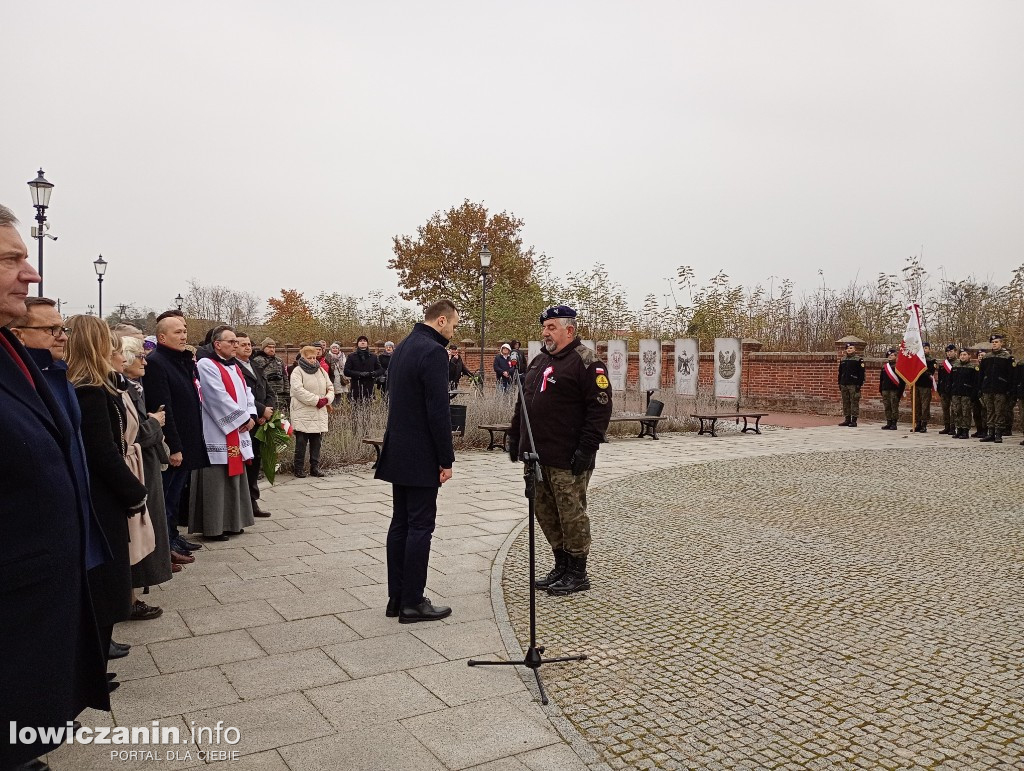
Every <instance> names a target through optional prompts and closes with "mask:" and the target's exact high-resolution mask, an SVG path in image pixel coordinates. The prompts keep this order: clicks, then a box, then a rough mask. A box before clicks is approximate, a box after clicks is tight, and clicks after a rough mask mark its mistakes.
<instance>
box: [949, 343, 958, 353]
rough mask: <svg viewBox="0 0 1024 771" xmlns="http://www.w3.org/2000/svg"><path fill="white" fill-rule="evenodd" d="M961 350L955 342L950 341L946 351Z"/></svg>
mask: <svg viewBox="0 0 1024 771" xmlns="http://www.w3.org/2000/svg"><path fill="white" fill-rule="evenodd" d="M959 350H960V349H959V348H957V347H956V344H955V343H950V344H949V345H947V346H946V353H949V352H950V351H959Z"/></svg>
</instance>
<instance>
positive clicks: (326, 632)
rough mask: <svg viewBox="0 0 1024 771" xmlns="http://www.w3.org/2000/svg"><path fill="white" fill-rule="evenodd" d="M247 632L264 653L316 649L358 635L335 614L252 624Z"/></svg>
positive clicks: (356, 637)
mask: <svg viewBox="0 0 1024 771" xmlns="http://www.w3.org/2000/svg"><path fill="white" fill-rule="evenodd" d="M248 632H249V634H250V635H251V636H252V638H253V639H254V640H255V641H256V642H258V643H259V644H260V647H261V648H263V650H265V651H266V652H267V653H287V652H289V651H298V650H305V649H306V648H319V647H320V646H322V645H332V644H335V643H341V642H348V641H350V640H355V639H358V638H359V634H358V633H357V632H355V631H354V630H353V629H352V628H351V627H350V626H348V625H347V624H345V623H344V622H343V621H341V620H340V619H339V618H338V617H337V616H318V617H315V618H304V619H300V620H298V621H287V622H284V623H281V624H267V625H266V626H257V627H252V628H250V629H249V630H248Z"/></svg>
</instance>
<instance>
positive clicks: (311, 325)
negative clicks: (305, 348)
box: [266, 289, 320, 345]
mask: <svg viewBox="0 0 1024 771" xmlns="http://www.w3.org/2000/svg"><path fill="white" fill-rule="evenodd" d="M267 304H268V305H269V306H270V311H271V314H270V318H268V319H267V324H266V327H267V331H268V332H269V333H270V334H271V335H273V336H275V337H276V338H277V339H278V340H279V342H282V343H292V344H300V345H301V344H302V343H308V342H309V341H310V340H312V339H313V338H314V337H316V336H317V334H318V333H319V329H320V324H319V322H318V321H317V319H316V315H315V314H314V313H313V308H312V307H311V306H310V304H309V302H308V301H307V300H306V298H305V297H303V295H302V292H299V291H296V290H295V289H282V290H281V296H280V297H271V298H270V299H269V300H267Z"/></svg>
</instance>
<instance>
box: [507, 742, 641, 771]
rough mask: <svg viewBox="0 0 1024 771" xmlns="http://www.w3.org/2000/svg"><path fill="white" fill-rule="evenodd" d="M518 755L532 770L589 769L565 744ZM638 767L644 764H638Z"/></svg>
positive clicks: (552, 745)
mask: <svg viewBox="0 0 1024 771" xmlns="http://www.w3.org/2000/svg"><path fill="white" fill-rule="evenodd" d="M516 757H517V758H518V759H519V760H520V761H521V762H522V763H523V765H524V766H526V768H528V769H530V771H587V764H586V763H584V762H583V761H582V760H580V758H579V756H578V755H577V754H576V753H575V752H573V751H572V749H571V748H570V747H569V746H568V745H565V744H551V745H548V746H547V747H542V748H540V749H539V750H532V751H531V752H524V753H523V754H522V755H517V756H516ZM650 767H651V768H654V767H656V766H650ZM636 768H643V766H642V765H637V766H636Z"/></svg>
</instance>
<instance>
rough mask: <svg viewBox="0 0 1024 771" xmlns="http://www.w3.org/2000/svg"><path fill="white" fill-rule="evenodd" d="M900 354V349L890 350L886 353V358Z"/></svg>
mask: <svg viewBox="0 0 1024 771" xmlns="http://www.w3.org/2000/svg"><path fill="white" fill-rule="evenodd" d="M899 352H900V349H899V348H890V349H889V350H888V351H886V352H885V355H886V356H892V355H893V354H894V353H899Z"/></svg>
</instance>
